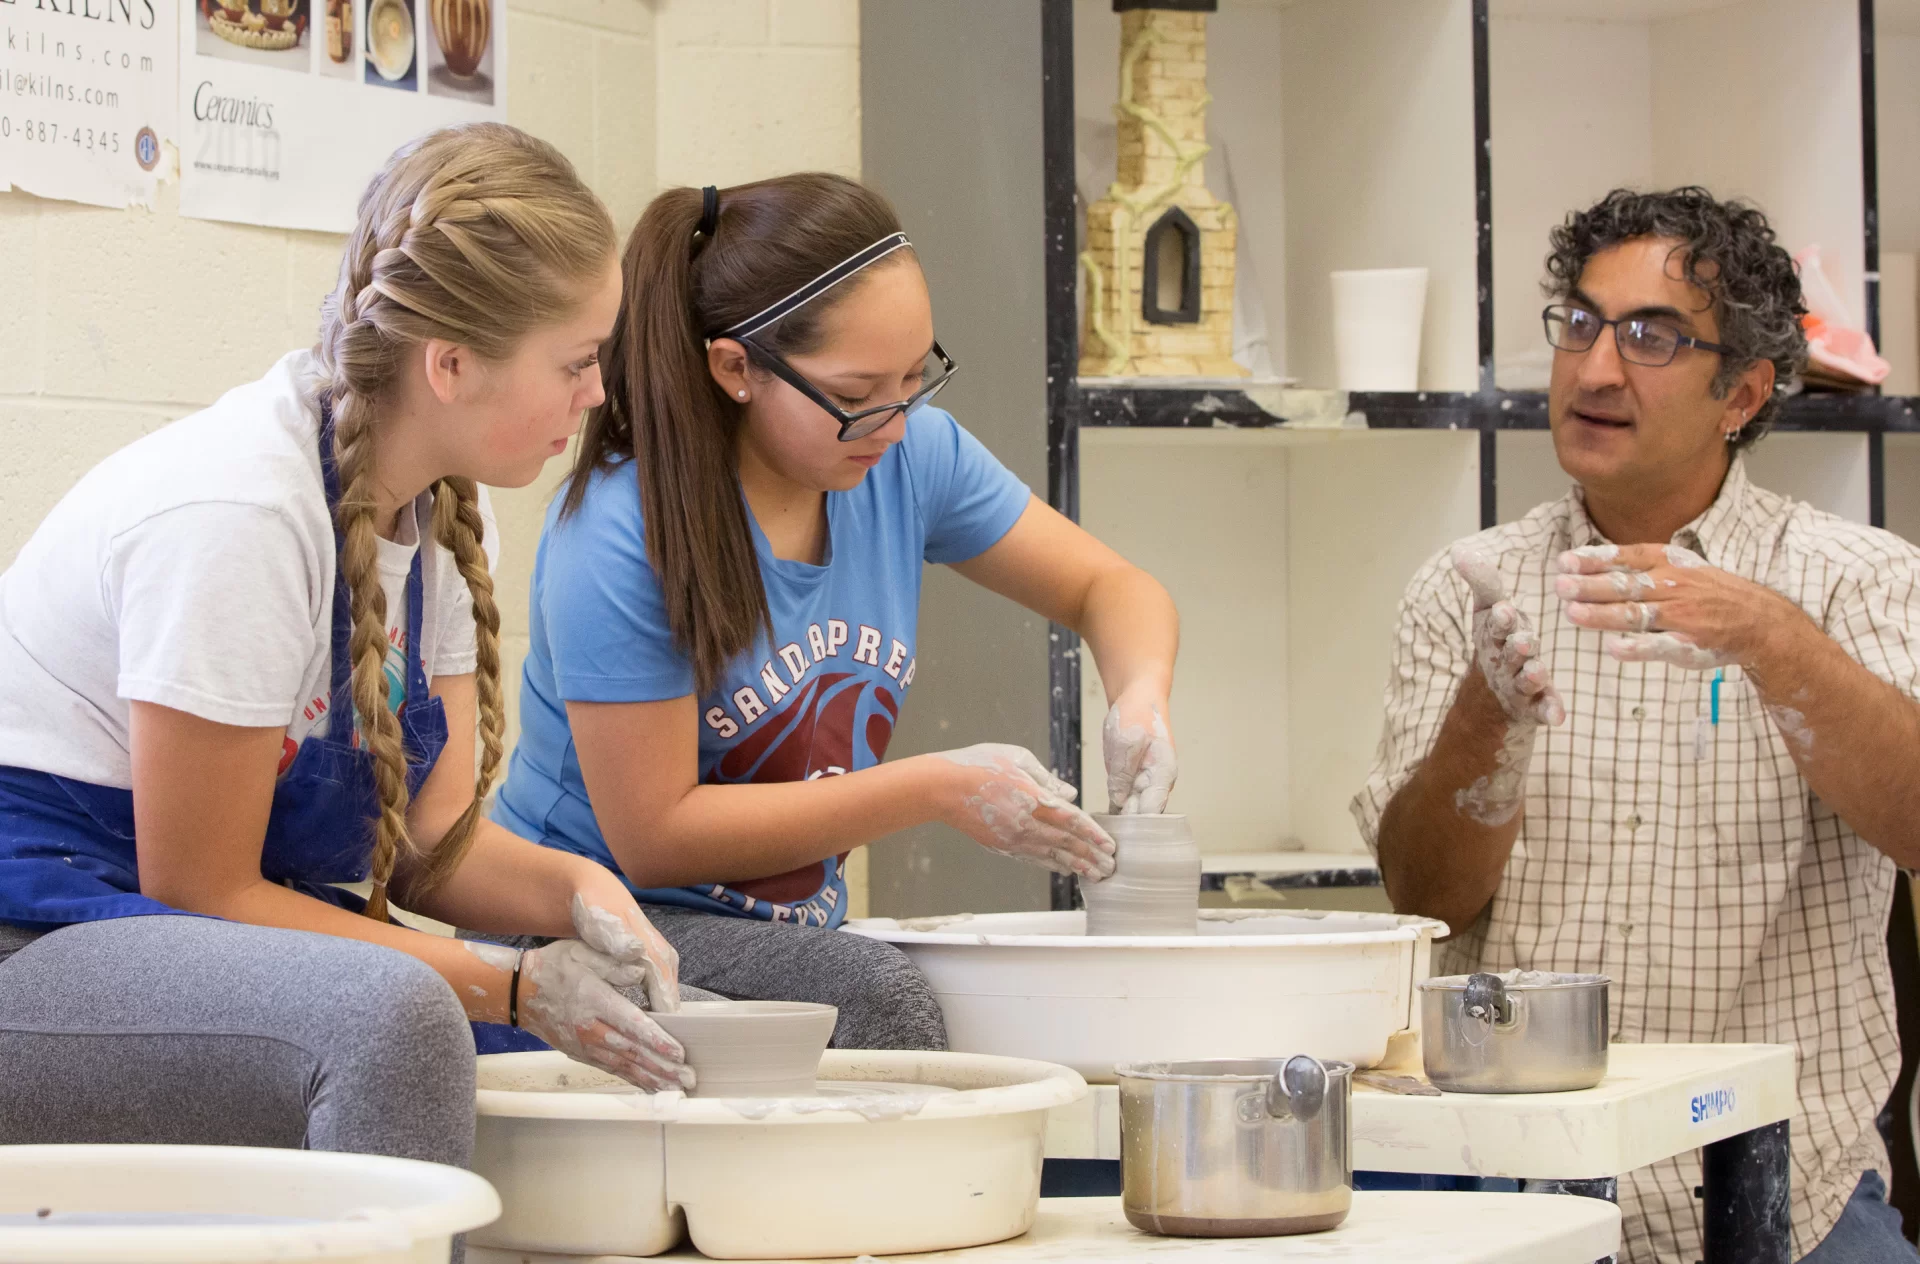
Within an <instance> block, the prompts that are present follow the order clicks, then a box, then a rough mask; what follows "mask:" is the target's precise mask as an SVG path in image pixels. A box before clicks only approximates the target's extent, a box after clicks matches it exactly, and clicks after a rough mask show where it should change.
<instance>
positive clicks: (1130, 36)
mask: <svg viewBox="0 0 1920 1264" xmlns="http://www.w3.org/2000/svg"><path fill="white" fill-rule="evenodd" d="M1113 7H1114V9H1115V11H1116V12H1118V13H1119V14H1120V22H1121V26H1120V103H1119V105H1118V106H1117V107H1115V113H1116V115H1117V116H1118V119H1119V124H1120V129H1119V130H1120V135H1119V140H1120V150H1119V170H1118V177H1119V178H1118V179H1116V180H1115V181H1114V182H1113V184H1112V185H1111V186H1110V187H1109V188H1108V189H1107V196H1105V197H1104V198H1101V199H1100V200H1099V201H1098V202H1095V203H1094V204H1093V205H1092V206H1090V207H1088V208H1087V248H1086V251H1085V253H1083V254H1082V255H1081V256H1080V266H1081V268H1082V270H1083V272H1084V273H1085V275H1086V300H1087V301H1086V327H1085V329H1084V330H1083V331H1082V335H1081V343H1080V373H1081V375H1082V376H1085V377H1245V376H1246V375H1247V370H1245V369H1244V368H1242V367H1240V365H1238V364H1236V363H1235V362H1234V360H1233V265H1234V248H1235V238H1236V231H1237V222H1236V219H1235V216H1234V213H1233V207H1231V206H1229V205H1228V204H1227V203H1225V202H1222V201H1220V200H1219V199H1218V198H1216V197H1214V196H1213V194H1212V193H1211V192H1210V191H1209V190H1208V189H1207V185H1206V179H1205V173H1204V172H1203V170H1202V168H1201V160H1202V159H1203V158H1205V157H1206V154H1207V150H1208V145H1207V103H1208V102H1209V101H1210V100H1212V98H1211V97H1210V96H1208V95H1207V18H1206V15H1207V14H1208V13H1210V12H1212V11H1214V9H1215V8H1216V7H1217V0H1114V2H1113Z"/></svg>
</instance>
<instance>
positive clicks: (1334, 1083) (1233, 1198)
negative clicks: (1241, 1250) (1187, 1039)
mask: <svg viewBox="0 0 1920 1264" xmlns="http://www.w3.org/2000/svg"><path fill="white" fill-rule="evenodd" d="M1114 1074H1115V1076H1116V1078H1118V1079H1119V1081H1120V1171H1121V1181H1122V1184H1123V1186H1124V1197H1123V1199H1122V1203H1123V1206H1124V1209H1125V1211H1126V1213H1127V1219H1128V1220H1129V1221H1130V1222H1131V1223H1132V1224H1133V1226H1134V1227H1135V1228H1137V1229H1143V1230H1145V1231H1146V1232H1148V1233H1159V1234H1167V1235H1170V1236H1174V1237H1196V1238H1247V1237H1271V1236H1277V1235H1280V1234H1291V1233H1316V1232H1319V1231H1321V1230H1323V1229H1331V1228H1333V1227H1334V1226H1335V1225H1338V1224H1339V1223H1340V1222H1341V1221H1343V1220H1345V1219H1346V1218H1347V1212H1348V1210H1349V1209H1350V1208H1351V1207H1352V1205H1353V1164H1352V1159H1351V1157H1350V1155H1351V1135H1350V1131H1349V1122H1348V1119H1349V1117H1348V1102H1349V1099H1350V1097H1351V1096H1352V1092H1353V1064H1352V1063H1351V1062H1320V1061H1316V1060H1315V1059H1313V1058H1309V1057H1306V1056H1304V1055H1301V1056H1296V1057H1292V1058H1209V1059H1205V1060H1202V1061H1197V1062H1140V1063H1128V1064H1124V1065H1121V1066H1118V1067H1115V1068H1114Z"/></svg>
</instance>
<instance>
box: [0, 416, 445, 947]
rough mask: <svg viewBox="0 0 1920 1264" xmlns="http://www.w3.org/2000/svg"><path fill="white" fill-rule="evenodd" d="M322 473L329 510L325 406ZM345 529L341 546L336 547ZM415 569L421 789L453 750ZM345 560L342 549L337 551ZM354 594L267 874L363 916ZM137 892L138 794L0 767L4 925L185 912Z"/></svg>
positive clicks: (342, 602) (370, 796)
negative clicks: (432, 674) (432, 687)
mask: <svg viewBox="0 0 1920 1264" xmlns="http://www.w3.org/2000/svg"><path fill="white" fill-rule="evenodd" d="M320 468H321V473H322V477H323V478H324V479H325V481H326V489H327V506H328V508H329V509H332V508H334V507H336V506H338V505H339V503H340V472H339V470H338V469H336V468H335V466H334V460H333V417H332V414H331V412H330V410H329V409H327V407H326V406H325V405H324V404H323V405H322V406H321V411H320ZM339 543H340V541H339V539H338V534H337V533H336V538H335V541H334V544H335V548H336V550H337V549H338V547H339ZM426 548H427V541H425V540H424V539H423V540H422V541H421V542H420V549H419V550H418V551H416V552H415V553H414V555H413V568H412V569H411V570H410V571H408V573H407V685H406V697H405V699H404V701H402V703H401V705H400V710H399V721H400V733H401V737H402V739H403V740H404V741H405V744H406V751H407V787H408V789H409V790H410V791H411V792H412V793H414V794H418V793H420V787H421V785H422V784H424V783H425V781H426V779H427V774H428V773H429V772H431V771H432V770H433V765H434V762H435V761H436V760H438V759H439V758H440V751H441V749H442V748H444V747H445V746H446V744H447V715H446V708H445V707H444V706H443V705H442V704H441V702H440V699H438V698H434V697H430V696H429V695H428V693H427V679H426V672H425V670H424V668H423V667H422V666H421V662H420V622H421V605H422V604H423V603H422V598H421V582H420V554H421V552H424V551H425V549H426ZM336 556H337V552H336ZM351 633H352V617H351V597H350V594H349V591H348V586H347V581H346V578H345V577H344V576H340V575H336V576H335V583H334V591H333V675H332V692H331V696H330V699H331V700H330V703H329V707H330V709H329V710H328V712H327V714H328V715H329V716H330V717H331V719H330V720H329V722H328V725H327V729H328V736H326V737H318V736H312V735H309V736H308V737H307V739H306V740H305V741H303V742H301V743H300V748H299V750H298V752H297V753H296V754H295V755H294V759H293V763H292V764H291V765H290V766H289V767H288V768H287V771H286V772H285V773H284V774H282V775H281V777H280V779H279V782H278V784H276V785H275V787H274V791H273V810H272V812H271V814H270V815H269V816H268V818H267V833H266V838H265V840H264V844H263V846H262V848H261V851H260V873H261V875H262V876H263V877H265V878H267V879H268V880H269V881H272V882H278V883H281V884H283V885H285V886H288V887H291V888H293V889H294V890H296V891H303V892H306V893H307V894H308V895H313V896H317V897H318V898H320V899H323V900H326V901H328V902H329V903H332V904H338V905H340V906H341V907H343V908H348V909H352V910H354V911H355V912H359V911H360V910H361V909H362V908H363V907H364V901H362V900H361V899H360V898H359V897H358V896H355V895H352V894H350V893H348V892H345V891H341V890H339V889H338V888H336V887H333V886H331V885H328V884H330V883H335V882H363V881H365V880H366V878H367V876H368V873H369V872H370V870H371V868H372V858H373V823H374V821H375V819H376V818H377V817H378V815H379V803H380V800H379V791H378V789H377V788H376V785H375V782H374V775H373V756H372V755H371V754H370V753H369V752H367V751H364V750H362V749H360V747H359V745H358V743H357V741H356V740H355V731H354V727H355V726H354V711H353V690H352V669H351V666H350V664H349V661H348V657H347V644H348V639H349V637H350V635H351ZM179 911H180V910H178V909H173V908H169V907H168V906H166V905H164V904H162V903H160V902H159V901H157V900H152V899H149V898H148V897H146V896H144V895H141V894H140V875H139V871H138V868H137V866H136V860H135V852H134V841H133V792H132V791H131V790H121V789H119V788H117V787H114V786H98V785H91V784H89V783H87V782H84V781H75V780H73V779H71V778H68V777H56V776H54V775H53V774H51V773H45V772H38V771H35V770H32V769H27V768H0V921H3V922H13V923H16V924H19V925H22V926H26V927H29V928H31V929H34V930H51V929H53V928H55V927H57V926H65V925H69V924H71V923H74V922H92V921H101V920H104V919H106V918H112V917H140V916H146V915H151V914H159V913H178V912H179Z"/></svg>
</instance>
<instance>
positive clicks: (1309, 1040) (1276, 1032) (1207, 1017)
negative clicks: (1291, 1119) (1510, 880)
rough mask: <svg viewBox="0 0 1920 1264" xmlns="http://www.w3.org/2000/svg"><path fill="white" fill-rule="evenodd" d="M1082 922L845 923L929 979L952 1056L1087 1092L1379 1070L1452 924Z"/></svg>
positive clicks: (1278, 919) (1357, 919)
mask: <svg viewBox="0 0 1920 1264" xmlns="http://www.w3.org/2000/svg"><path fill="white" fill-rule="evenodd" d="M1085 927H1086V914H1085V913H1083V912H1073V913H982V914H960V915H958V916H955V917H927V918H917V919H912V920H909V921H904V922H897V921H894V920H892V919H891V918H868V919H865V920H862V921H855V922H849V923H847V930H849V931H851V932H852V933H854V934H859V935H868V936H871V937H872V938H874V939H880V940H885V941H886V942H887V943H890V944H894V945H895V946H897V947H898V948H900V949H901V951H903V952H905V953H906V954H907V956H908V957H910V958H912V960H913V963H914V964H915V965H917V966H919V967H920V969H921V971H922V973H924V974H925V975H926V976H927V980H928V982H930V983H931V984H932V985H933V991H934V995H935V996H936V997H938V998H939V1001H940V1009H941V1012H942V1013H943V1014H944V1015H945V1016H946V1020H947V1042H948V1045H949V1047H951V1048H954V1049H958V1050H963V1051H966V1052H969V1053H994V1054H1001V1055H1004V1056H1007V1057H1016V1058H1037V1059H1040V1060H1042V1061H1046V1062H1059V1063H1063V1064H1065V1065H1067V1066H1070V1067H1072V1068H1073V1069H1074V1070H1076V1071H1078V1072H1079V1073H1080V1074H1081V1075H1083V1076H1085V1077H1086V1078H1087V1079H1088V1080H1089V1081H1091V1082H1093V1083H1097V1084H1106V1083H1112V1082H1113V1068H1114V1064H1116V1063H1119V1062H1155V1061H1180V1060H1183V1059H1190V1058H1271V1057H1281V1056H1289V1055H1292V1054H1296V1053H1305V1054H1311V1055H1312V1056H1314V1057H1316V1058H1323V1059H1324V1058H1337V1059H1340V1060H1342V1061H1345V1062H1351V1063H1353V1064H1354V1065H1355V1066H1357V1067H1371V1066H1378V1065H1379V1063H1380V1061H1381V1059H1382V1058H1384V1057H1385V1056H1386V1053H1387V1041H1388V1040H1389V1039H1390V1038H1391V1037H1392V1036H1393V1034H1394V1033H1395V1032H1397V1031H1402V1030H1407V1029H1411V1028H1413V1027H1414V1026H1415V1024H1416V1023H1417V1022H1418V1016H1419V1006H1418V1005H1417V1004H1416V1003H1415V997H1414V987H1415V985H1416V984H1417V983H1419V981H1420V980H1421V979H1424V978H1426V977H1427V975H1428V973H1429V965H1428V962H1429V959H1430V957H1431V950H1432V943H1433V939H1434V937H1435V936H1436V935H1444V934H1445V933H1446V925H1445V923H1443V922H1436V921H1433V920H1431V919H1430V918H1421V917H1400V916H1396V915H1394V914H1391V913H1307V912H1301V913H1272V912H1264V911H1262V912H1256V911H1253V910H1240V909H1201V910H1200V923H1199V929H1200V933H1199V934H1197V935H1189V936H1184V937H1179V936H1161V935H1139V936H1124V935H1112V936H1093V935H1087V934H1086V933H1085Z"/></svg>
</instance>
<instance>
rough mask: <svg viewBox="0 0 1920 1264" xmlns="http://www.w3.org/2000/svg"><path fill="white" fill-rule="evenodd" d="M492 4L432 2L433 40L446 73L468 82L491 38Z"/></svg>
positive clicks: (454, 0) (487, 0)
mask: <svg viewBox="0 0 1920 1264" xmlns="http://www.w3.org/2000/svg"><path fill="white" fill-rule="evenodd" d="M491 9H492V0H433V37H434V38H435V39H436V40H438V41H439V42H440V55H441V56H443V57H445V58H446V59H447V73H448V74H450V75H452V76H453V77H454V78H455V79H471V78H473V74H474V71H476V70H478V69H480V59H481V58H482V57H485V56H486V55H487V41H488V40H489V39H490V38H492V35H493V29H492V23H493V14H492V11H491Z"/></svg>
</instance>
